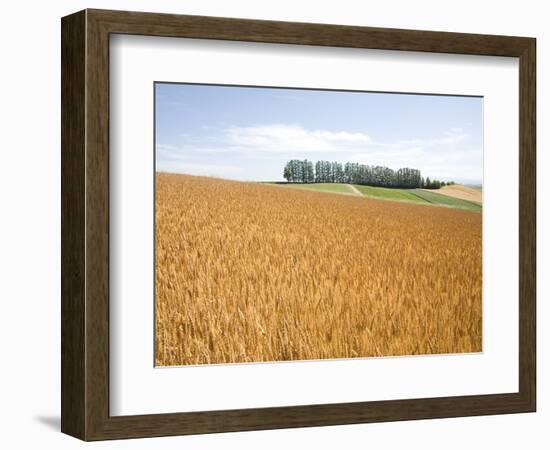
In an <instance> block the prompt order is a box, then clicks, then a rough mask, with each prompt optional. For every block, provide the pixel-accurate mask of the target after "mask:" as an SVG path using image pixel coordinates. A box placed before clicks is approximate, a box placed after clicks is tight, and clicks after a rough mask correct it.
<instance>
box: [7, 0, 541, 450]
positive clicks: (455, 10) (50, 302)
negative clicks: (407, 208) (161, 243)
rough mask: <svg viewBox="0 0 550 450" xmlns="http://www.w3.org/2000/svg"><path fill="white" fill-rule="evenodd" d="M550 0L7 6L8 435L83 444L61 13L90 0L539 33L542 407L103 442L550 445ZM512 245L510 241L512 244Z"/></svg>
mask: <svg viewBox="0 0 550 450" xmlns="http://www.w3.org/2000/svg"><path fill="white" fill-rule="evenodd" d="M545 3H546V2H540V1H535V0H523V1H521V2H519V1H514V2H511V1H504V0H500V1H496V0H491V1H485V2H480V1H472V0H462V1H460V2H457V1H455V2H442V1H429V0H416V1H414V2H411V1H407V0H386V1H385V2H376V3H374V2H371V3H370V4H369V3H368V2H365V1H352V0H339V1H338V2H334V1H331V2H325V1H321V0H317V1H315V0H302V1H296V0H278V1H276V2H275V1H270V2H261V1H247V0H231V1H223V0H187V1H173V0H157V1H154V2H153V1H141V0H140V1H129V0H120V1H119V0H110V1H109V0H103V1H98V0H88V1H82V0H73V1H60V0H52V1H49V2H38V1H35V2H31V1H25V0H20V1H19V2H17V3H16V2H9V3H6V4H5V5H3V8H2V13H1V15H0V33H1V40H0V43H1V44H0V45H1V53H2V65H1V67H0V80H1V83H0V131H1V132H0V152H1V159H0V168H1V170H0V202H1V206H2V208H1V211H2V213H1V215H0V274H1V275H0V299H1V302H2V306H3V307H4V309H3V313H2V314H1V316H0V317H1V319H0V320H1V324H0V348H1V357H2V365H1V370H0V423H2V430H1V432H0V445H1V446H2V447H3V448H9V449H16V448H34V447H46V448H55V449H66V448H79V447H84V445H85V444H83V443H81V442H80V441H78V440H75V439H73V438H70V437H68V436H65V435H62V434H61V433H60V432H59V414H60V410H59V408H60V407H59V405H60V391H59V383H60V356H59V347H60V330H59V322H60V319H59V316H60V17H61V16H63V15H66V14H69V13H72V12H74V11H77V10H79V9H83V8H106V9H128V10H142V11H156V12H170V13H181V14H203V15H216V16H229V17H243V18H257V19H274V20H289V21H304V22H321V23H339V24H350V25H365V26H379V27H394V28H413V29H432V30H442V31H457V32H471V33H489V34H507V35H524V36H534V37H537V39H538V54H537V56H538V71H537V78H538V107H537V114H538V123H539V128H538V148H539V152H538V173H539V176H538V208H539V210H538V230H539V235H538V243H539V246H538V247H539V250H538V252H539V253H538V267H539V275H538V276H539V282H538V293H539V302H538V326H539V327H538V349H539V352H538V379H539V391H538V392H539V395H538V399H539V402H538V404H539V407H538V410H539V411H538V412H537V413H536V414H523V415H509V416H491V417H475V418H462V419H443V420H425V421H413V422H402V423H387V424H371V425H348V426H339V427H325V428H309V429H295V430H277V431H264V432H252V433H250V432H248V433H230V434H221V435H209V436H191V437H172V438H156V439H140V440H131V441H118V442H116V441H115V442H103V443H97V444H92V445H93V446H94V447H95V448H121V449H122V448H128V449H130V448H131V449H137V448H151V449H153V448H154V449H168V448H193V449H195V448H208V449H216V448H224V449H227V448H239V449H247V448H254V449H256V448H273V449H275V448H276V449H279V448H285V447H288V448H300V447H302V448H318V449H322V448H334V447H345V448H364V447H366V446H368V447H370V448H397V447H407V448H422V449H432V448H433V449H439V448H441V447H444V448H447V449H455V448H456V449H461V450H462V449H464V448H469V447H471V448H484V447H487V448H500V449H502V448H521V447H525V448H533V449H538V448H547V447H548V444H549V443H550V433H549V432H548V423H550V390H549V389H548V387H547V384H546V383H545V378H546V379H548V368H549V364H550V350H549V348H550V347H549V346H548V344H547V342H548V341H549V339H550V336H549V333H548V331H547V330H545V329H544V325H545V324H548V321H549V319H550V317H549V315H550V309H549V308H548V306H547V305H545V303H544V299H545V298H547V297H548V296H549V295H550V281H549V278H548V276H546V277H545V274H547V273H548V271H549V270H550V242H549V234H548V232H546V233H545V231H544V230H545V229H546V230H548V229H550V209H549V207H548V205H549V203H550V199H549V195H550V178H549V177H547V178H546V180H544V175H545V174H546V173H548V171H549V170H550V158H549V156H548V154H547V153H545V151H544V149H545V148H547V147H548V146H549V145H550V131H548V128H547V127H545V124H548V123H549V120H550V88H549V86H548V84H547V82H546V80H548V79H549V78H550V28H548V18H549V17H550V14H549V11H547V10H546V9H545V7H546V5H545ZM502 251H503V257H506V249H503V250H502Z"/></svg>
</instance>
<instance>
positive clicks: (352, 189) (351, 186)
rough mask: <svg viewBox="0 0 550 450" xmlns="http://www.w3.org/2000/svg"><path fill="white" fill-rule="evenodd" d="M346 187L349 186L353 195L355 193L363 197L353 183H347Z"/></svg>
mask: <svg viewBox="0 0 550 450" xmlns="http://www.w3.org/2000/svg"><path fill="white" fill-rule="evenodd" d="M348 187H349V189H350V191H351V192H353V195H355V196H357V197H363V194H362V193H361V191H360V190H359V189H357V188H356V187H355V186H354V185H352V184H348Z"/></svg>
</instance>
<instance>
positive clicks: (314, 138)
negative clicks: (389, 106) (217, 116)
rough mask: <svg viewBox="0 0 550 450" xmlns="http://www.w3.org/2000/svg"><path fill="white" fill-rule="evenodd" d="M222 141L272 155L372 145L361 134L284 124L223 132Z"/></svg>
mask: <svg viewBox="0 0 550 450" xmlns="http://www.w3.org/2000/svg"><path fill="white" fill-rule="evenodd" d="M222 139H223V140H225V141H226V143H227V144H228V145H230V146H232V147H233V148H252V149H254V151H264V152H276V153H287V152H289V151H300V152H301V153H312V152H316V153H317V152H331V151H337V150H345V149H346V148H350V147H351V148H355V149H356V148H358V147H361V146H363V147H364V146H365V145H367V144H370V143H371V142H372V139H371V138H370V136H368V135H367V134H365V133H350V132H347V131H327V130H307V129H305V128H304V127H302V126H300V125H286V124H272V125H260V126H253V127H230V128H226V129H224V130H223V134H222Z"/></svg>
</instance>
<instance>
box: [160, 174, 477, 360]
mask: <svg viewBox="0 0 550 450" xmlns="http://www.w3.org/2000/svg"><path fill="white" fill-rule="evenodd" d="M156 258H157V260H156V316H155V317H156V319H155V320H156V364H157V365H163V366H166V365H185V364H204V363H237V362H253V361H281V360H301V359H324V358H352V357H367V356H382V355H383V356H388V355H417V354H428V353H461V352H479V351H481V278H482V277H481V270H482V269H481V214H479V213H475V212H468V211H459V210H453V209H447V208H438V207H431V206H420V205H411V204H403V203H397V202H387V201H379V200H369V199H367V198H357V197H348V196H343V195H334V194H324V193H317V192H308V191H301V190H292V189H284V188H281V187H277V186H268V185H261V184H256V183H242V182H234V181H225V180H219V179H213V178H206V177H193V176H186V175H171V174H157V176H156Z"/></svg>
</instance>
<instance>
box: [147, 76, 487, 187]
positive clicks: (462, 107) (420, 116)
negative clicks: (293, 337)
mask: <svg viewBox="0 0 550 450" xmlns="http://www.w3.org/2000/svg"><path fill="white" fill-rule="evenodd" d="M155 89H156V97H155V98H156V142H155V146H156V169H157V171H162V172H174V173H186V174H192V175H206V176H215V177H221V178H229V179H236V180H255V181H277V180H281V181H282V180H283V177H282V174H283V167H284V164H285V163H286V161H288V160H289V159H294V158H298V159H305V158H307V159H309V160H312V161H317V160H319V159H324V160H330V161H339V162H342V163H345V162H348V161H349V162H359V163H364V164H371V165H382V166H387V167H391V168H392V169H399V168H400V167H413V168H416V169H420V170H421V171H422V175H423V176H429V177H430V178H438V179H441V180H447V181H450V180H454V181H456V182H462V183H472V184H481V181H482V175H483V125H482V123H483V122H482V115H483V109H482V108H483V99H482V98H479V97H452V96H434V95H408V94H388V93H367V92H343V91H321V90H303V89H276V88H255V87H254V88H252V87H231V86H203V85H192V84H169V83H156V84H155Z"/></svg>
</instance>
